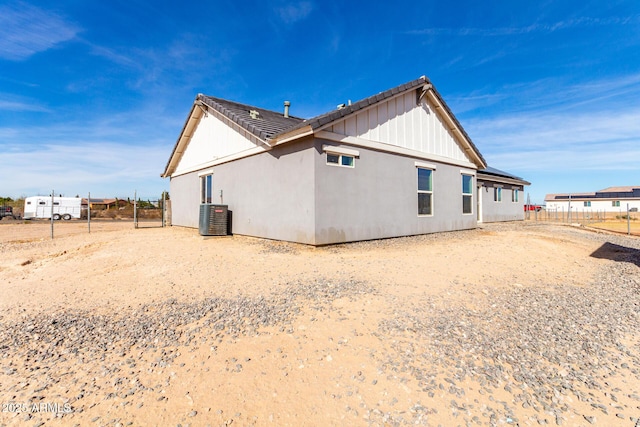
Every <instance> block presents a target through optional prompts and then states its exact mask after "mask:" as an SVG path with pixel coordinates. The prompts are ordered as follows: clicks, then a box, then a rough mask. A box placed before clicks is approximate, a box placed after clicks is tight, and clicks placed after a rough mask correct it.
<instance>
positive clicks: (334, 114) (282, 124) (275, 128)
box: [161, 76, 487, 177]
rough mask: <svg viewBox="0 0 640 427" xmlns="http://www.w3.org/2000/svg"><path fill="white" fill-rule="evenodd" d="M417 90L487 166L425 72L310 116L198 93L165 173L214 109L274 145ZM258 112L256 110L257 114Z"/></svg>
mask: <svg viewBox="0 0 640 427" xmlns="http://www.w3.org/2000/svg"><path fill="white" fill-rule="evenodd" d="M411 90H415V91H416V102H417V103H419V102H420V100H421V99H422V98H423V97H428V98H429V100H431V101H432V102H433V103H434V104H435V107H436V110H438V111H439V112H440V113H441V114H442V116H443V117H444V118H445V121H446V122H447V125H448V127H449V130H450V131H451V132H453V133H455V134H457V135H458V138H457V139H458V142H459V143H461V144H462V145H463V149H464V151H465V152H467V154H468V155H469V156H470V157H471V158H472V159H473V160H474V163H476V164H477V165H478V166H479V167H486V166H487V163H486V161H485V159H484V157H482V154H481V153H480V150H478V148H477V147H476V146H475V144H474V143H473V141H472V140H471V138H470V137H469V135H468V134H467V133H466V131H465V130H464V128H463V127H462V125H461V124H460V122H459V121H458V119H457V118H456V117H455V116H454V114H453V112H452V111H451V109H450V108H449V106H448V105H447V104H446V102H445V101H444V99H443V98H442V96H441V95H440V94H439V93H438V91H437V90H436V89H435V87H433V85H432V84H431V82H430V81H429V79H428V78H426V77H425V76H422V77H420V78H418V79H415V80H412V81H410V82H407V83H404V84H401V85H399V86H396V87H393V88H391V89H388V90H386V91H384V92H380V93H378V94H376V95H372V96H370V97H368V98H365V99H362V100H360V101H357V102H355V103H353V104H351V105H346V106H341V107H339V108H337V109H335V110H332V111H329V112H327V113H324V114H321V115H319V116H316V117H313V118H311V119H308V120H304V119H301V118H298V117H292V116H289V117H284V115H283V114H282V113H279V112H275V111H271V110H266V109H263V108H258V107H253V106H249V105H246V104H241V103H238V102H233V101H228V100H224V99H220V98H215V97H212V96H207V95H203V94H198V96H196V99H195V101H194V103H193V106H192V108H191V112H190V114H189V117H188V118H187V120H186V122H185V124H184V126H183V129H182V132H181V133H180V136H179V137H178V141H177V142H176V144H175V146H174V149H173V151H172V153H171V156H170V157H169V160H168V162H167V165H166V167H165V171H164V173H163V174H162V175H161V176H162V177H167V176H169V175H170V174H171V173H173V171H174V170H175V167H176V166H177V164H178V163H179V160H180V158H181V157H182V154H183V153H184V150H185V149H186V146H187V144H188V142H189V140H190V139H191V136H192V132H193V131H194V130H195V127H196V124H197V123H198V122H199V121H200V119H201V118H202V116H203V115H206V114H207V113H208V109H209V108H210V109H212V110H214V111H216V112H218V113H219V114H221V115H222V116H224V117H226V118H227V119H229V120H231V121H232V122H233V123H235V124H236V125H238V126H239V127H241V128H242V129H244V130H246V131H247V132H249V133H250V134H251V135H254V136H255V137H256V138H258V139H259V140H260V141H261V142H263V143H264V144H265V145H267V146H271V147H272V146H275V145H278V144H283V143H287V142H290V141H292V140H296V139H298V138H301V137H304V136H308V135H312V134H313V133H314V132H316V131H320V130H322V129H323V128H326V127H328V126H330V125H331V124H332V123H334V122H336V121H338V120H342V119H343V118H345V117H347V116H350V115H352V114H355V113H357V112H359V111H362V110H364V109H366V108H367V107H369V106H372V105H374V104H377V103H379V102H382V101H385V100H387V99H389V98H392V97H394V96H396V95H398V94H402V93H406V92H408V91H411ZM256 113H257V114H256Z"/></svg>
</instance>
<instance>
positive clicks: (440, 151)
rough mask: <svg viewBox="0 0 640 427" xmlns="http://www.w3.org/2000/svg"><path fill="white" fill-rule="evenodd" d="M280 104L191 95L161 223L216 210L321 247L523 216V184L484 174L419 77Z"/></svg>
mask: <svg viewBox="0 0 640 427" xmlns="http://www.w3.org/2000/svg"><path fill="white" fill-rule="evenodd" d="M289 107H290V103H289V102H288V101H285V103H284V112H282V113H281V112H275V111H270V110H265V109H262V108H257V107H253V106H248V105H244V104H240V103H237V102H233V101H228V100H224V99H219V98H214V97H211V96H206V95H202V94H198V95H197V96H196V99H195V101H194V103H193V105H192V107H191V111H190V112H189V115H188V117H187V120H186V122H185V124H184V126H183V128H182V132H181V133H180V136H179V137H178V140H177V142H176V144H175V146H174V148H173V151H172V153H171V156H170V157H169V160H168V162H167V165H166V167H165V170H164V172H163V173H162V175H161V176H162V177H169V178H170V194H171V200H172V203H171V217H172V225H176V226H184V227H194V228H197V227H198V226H199V220H200V219H199V215H200V213H199V212H200V205H201V204H221V205H227V206H228V209H229V210H230V211H231V212H232V232H233V233H234V234H242V235H249V236H256V237H262V238H268V239H276V240H285V241H292V242H299V243H305V244H310V245H327V244H333V243H342V242H352V241H359V240H370V239H380V238H389V237H398V236H408V235H416V234H426V233H435V232H441V231H452V230H462V229H471V228H475V227H476V226H477V224H478V222H480V221H503V220H521V219H524V209H523V208H524V201H523V199H524V197H522V196H523V194H522V192H523V188H524V186H525V185H529V183H528V182H526V181H524V180H522V179H521V178H518V177H515V176H512V175H509V174H507V173H505V172H501V171H498V170H496V169H492V168H489V167H488V165H487V162H486V160H485V159H484V157H483V156H482V154H481V153H480V151H479V150H478V148H477V147H476V146H475V145H474V143H473V142H472V140H471V138H470V137H469V135H467V133H466V132H465V130H464V129H463V128H462V125H461V124H460V123H459V122H458V120H457V119H456V117H455V116H454V115H453V113H452V112H451V110H450V109H449V107H448V106H447V104H446V103H445V101H444V99H442V96H441V95H440V94H439V93H438V91H437V90H436V89H435V87H434V86H433V85H432V84H431V82H430V81H429V80H428V79H427V78H426V77H420V78H419V79H416V80H413V81H411V82H408V83H405V84H402V85H400V86H397V87H394V88H392V89H389V90H387V91H384V92H381V93H378V94H376V95H373V96H370V97H368V98H366V99H363V100H361V101H358V102H355V103H353V104H351V103H349V104H348V105H345V104H341V105H339V106H338V108H337V109H335V110H333V111H330V112H328V113H326V114H322V115H320V116H317V117H314V118H311V119H308V120H305V119H302V118H298V117H294V116H292V115H290V114H289ZM489 190H490V191H489ZM481 193H482V194H481Z"/></svg>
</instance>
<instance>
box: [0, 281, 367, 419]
mask: <svg viewBox="0 0 640 427" xmlns="http://www.w3.org/2000/svg"><path fill="white" fill-rule="evenodd" d="M371 292H372V289H370V288H368V287H367V286H365V285H364V284H363V283H361V282H357V281H328V280H316V281H314V282H309V283H292V284H289V285H288V286H287V287H286V288H285V290H284V291H282V292H279V293H278V294H275V295H271V296H269V297H256V298H249V297H244V296H238V297H235V298H207V299H204V300H201V301H197V302H190V303H186V302H178V301H176V300H169V301H166V302H163V303H161V304H154V305H144V306H141V307H139V308H137V309H128V310H125V311H122V312H120V313H117V314H114V315H96V314H92V313H90V312H86V311H77V310H72V309H69V310H65V311H63V312H58V313H52V314H41V315H38V316H37V317H28V318H23V319H21V320H19V321H12V322H2V323H0V381H1V382H0V383H2V384H4V387H5V388H4V390H3V392H5V393H14V394H13V397H11V394H9V395H8V396H9V397H10V400H12V401H13V400H18V401H19V400H20V398H19V394H18V392H19V391H20V390H23V387H24V386H25V385H29V383H31V384H34V383H39V384H40V386H39V387H38V388H37V389H35V390H34V391H35V395H31V396H30V398H29V400H31V401H36V402H37V401H38V400H39V399H42V398H43V397H42V396H40V393H41V392H43V391H44V390H46V389H50V388H52V387H53V386H55V385H56V384H57V383H60V382H61V381H63V382H64V381H65V379H64V378H61V376H62V375H64V373H62V374H61V372H62V371H64V369H63V368H61V366H60V365H58V363H60V362H71V363H76V362H77V363H80V364H87V363H88V364H92V365H94V366H95V369H96V370H97V373H99V374H100V375H101V376H103V377H105V376H106V377H108V378H113V381H112V384H111V385H112V386H113V387H114V388H120V392H119V393H117V395H116V394H115V393H113V392H110V393H107V392H105V391H104V390H101V389H100V386H97V385H95V384H85V385H84V387H83V388H82V390H81V392H80V393H79V394H78V395H77V396H75V397H73V398H67V397H65V398H64V402H65V403H69V404H71V405H72V407H73V412H75V413H80V412H83V411H84V410H85V409H87V408H86V405H85V404H84V403H83V402H84V400H83V399H86V398H87V397H88V396H91V395H96V394H97V395H99V396H102V395H104V396H102V398H104V399H111V398H114V397H116V396H117V397H120V398H123V399H126V398H127V397H128V396H130V395H133V394H136V393H139V392H144V391H152V392H153V391H161V390H162V389H164V386H163V385H158V386H157V387H149V386H145V385H143V384H141V383H140V381H139V380H136V379H135V378H134V379H131V378H130V376H131V375H127V376H126V378H125V376H123V375H124V374H123V372H121V371H122V370H123V369H127V370H129V371H130V373H134V372H136V370H139V369H140V366H137V365H139V364H140V363H141V362H144V361H145V360H143V359H141V358H140V355H144V358H146V359H147V360H146V361H147V362H148V361H149V360H151V361H152V363H151V365H150V366H152V367H156V366H157V367H161V368H162V367H166V366H169V365H172V364H173V363H174V361H175V358H176V357H177V356H179V355H180V350H181V349H186V348H187V347H189V346H193V345H194V344H195V343H200V342H203V341H209V342H210V343H212V344H213V343H216V344H219V343H221V342H222V341H223V338H224V339H225V340H234V339H236V338H238V337H239V336H241V335H255V334H259V333H260V331H259V329H260V328H263V327H269V326H278V325H279V326H280V332H289V333H290V332H292V331H293V328H292V326H291V321H292V320H293V319H294V318H295V317H296V316H297V315H298V313H300V311H301V307H303V306H305V307H310V308H315V309H317V310H323V309H325V308H326V307H327V306H329V305H330V304H331V302H332V301H333V300H335V299H336V298H342V297H348V298H355V297H356V296H357V295H359V294H364V293H371ZM310 302H312V303H313V304H309V303H310ZM114 359H115V361H114ZM13 360H22V361H23V362H22V363H21V362H18V363H14V362H13ZM116 361H117V363H116ZM127 367H128V368H127ZM3 375H6V376H9V377H11V376H15V377H14V378H16V379H17V380H19V381H13V380H12V379H10V378H9V379H8V380H7V381H5V380H2V379H1V378H2V376H3ZM22 381H24V382H23V384H20V382H22ZM11 383H13V385H12V386H9V384H11ZM125 383H126V384H131V387H129V388H126V387H125V386H124V384H125ZM123 387H125V388H123ZM127 387H128V386H127ZM163 398H164V397H163V396H162V395H160V397H158V399H163ZM56 416H57V417H64V416H65V414H64V413H59V414H57V415H56ZM26 417H27V418H26V419H25V420H28V419H30V418H31V415H29V414H27V415H26ZM0 425H2V424H1V423H0Z"/></svg>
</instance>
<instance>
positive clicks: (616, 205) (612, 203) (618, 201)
mask: <svg viewBox="0 0 640 427" xmlns="http://www.w3.org/2000/svg"><path fill="white" fill-rule="evenodd" d="M611 206H613V207H614V208H619V207H620V200H614V201H613V202H611Z"/></svg>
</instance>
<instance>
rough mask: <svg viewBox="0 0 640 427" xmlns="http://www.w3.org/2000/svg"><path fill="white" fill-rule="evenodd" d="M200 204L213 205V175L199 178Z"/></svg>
mask: <svg viewBox="0 0 640 427" xmlns="http://www.w3.org/2000/svg"><path fill="white" fill-rule="evenodd" d="M200 203H213V175H211V174H209V175H202V176H201V177H200Z"/></svg>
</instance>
